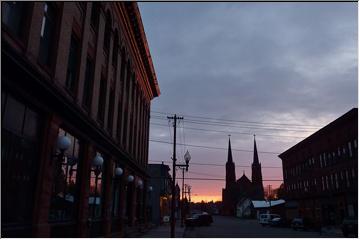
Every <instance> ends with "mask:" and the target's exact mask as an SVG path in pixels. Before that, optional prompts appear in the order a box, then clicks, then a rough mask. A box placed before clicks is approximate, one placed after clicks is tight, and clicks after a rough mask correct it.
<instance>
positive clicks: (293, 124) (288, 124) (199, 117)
mask: <svg viewBox="0 0 360 240" xmlns="http://www.w3.org/2000/svg"><path fill="white" fill-rule="evenodd" d="M151 112H152V113H157V114H164V115H169V114H171V115H173V113H166V112H159V111H151ZM182 116H184V117H187V118H188V119H191V118H195V119H196V118H198V119H205V120H213V121H223V122H238V123H250V124H259V125H280V126H282V125H285V126H301V127H310V128H311V127H313V128H318V127H322V126H319V125H312V124H297V123H270V122H255V121H243V120H230V119H219V118H211V117H203V116H194V115H185V114H182Z"/></svg>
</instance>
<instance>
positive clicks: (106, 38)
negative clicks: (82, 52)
mask: <svg viewBox="0 0 360 240" xmlns="http://www.w3.org/2000/svg"><path fill="white" fill-rule="evenodd" d="M111 24H112V22H111V16H110V12H109V11H108V12H107V13H106V23H105V31H104V51H105V53H109V48H110V38H111Z"/></svg>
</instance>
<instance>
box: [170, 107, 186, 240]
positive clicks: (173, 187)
mask: <svg viewBox="0 0 360 240" xmlns="http://www.w3.org/2000/svg"><path fill="white" fill-rule="evenodd" d="M167 118H168V119H173V120H174V147H173V158H172V160H173V181H172V191H171V192H172V197H171V219H170V220H171V232H170V237H172V238H174V237H175V179H176V178H175V177H176V176H175V174H176V171H175V168H176V122H177V120H178V119H184V118H183V117H177V116H176V114H175V115H174V116H173V117H167Z"/></svg>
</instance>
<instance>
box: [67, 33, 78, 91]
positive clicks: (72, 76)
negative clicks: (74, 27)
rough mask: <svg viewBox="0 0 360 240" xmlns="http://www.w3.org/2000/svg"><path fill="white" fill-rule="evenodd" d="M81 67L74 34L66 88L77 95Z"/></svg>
mask: <svg viewBox="0 0 360 240" xmlns="http://www.w3.org/2000/svg"><path fill="white" fill-rule="evenodd" d="M78 66H79V44H78V40H77V39H76V38H75V36H74V34H73V35H72V36H71V43H70V52H69V59H68V68H67V75H66V88H67V89H68V90H69V91H70V92H71V93H72V94H75V90H76V87H77V86H76V84H77V78H78V76H77V75H78Z"/></svg>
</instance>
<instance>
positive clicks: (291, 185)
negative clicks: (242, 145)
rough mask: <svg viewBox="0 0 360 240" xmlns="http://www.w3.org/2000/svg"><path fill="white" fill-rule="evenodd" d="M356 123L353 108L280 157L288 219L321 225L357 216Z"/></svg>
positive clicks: (336, 222)
mask: <svg viewBox="0 0 360 240" xmlns="http://www.w3.org/2000/svg"><path fill="white" fill-rule="evenodd" d="M357 123H358V109H357V108H353V109H351V110H350V111H349V112H347V113H346V114H344V115H343V116H341V117H339V118H338V119H336V120H335V121H333V122H331V123H330V124H328V125H327V126H325V127H323V128H322V129H320V130H319V131H317V132H316V133H314V134H312V135H311V136H309V137H308V138H306V139H304V140H303V141H301V142H300V143H298V144H296V145H295V146H293V147H291V148H290V149H288V150H286V151H285V152H283V153H282V154H280V155H279V157H280V158H281V160H282V164H283V175H284V186H285V199H286V201H287V203H286V205H285V207H287V208H288V211H287V215H288V216H287V217H288V218H293V217H297V216H301V217H305V218H308V219H309V220H310V221H311V222H312V223H313V224H315V225H317V226H320V225H331V224H339V223H341V222H342V219H344V217H348V216H350V217H353V216H356V217H357V211H358V204H357V202H358V196H357V194H358V192H357V189H358V188H357V181H358V177H357V172H358V163H357V161H358V148H357V144H358V143H357V141H358V140H357V139H358V136H357V132H358V126H357Z"/></svg>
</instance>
